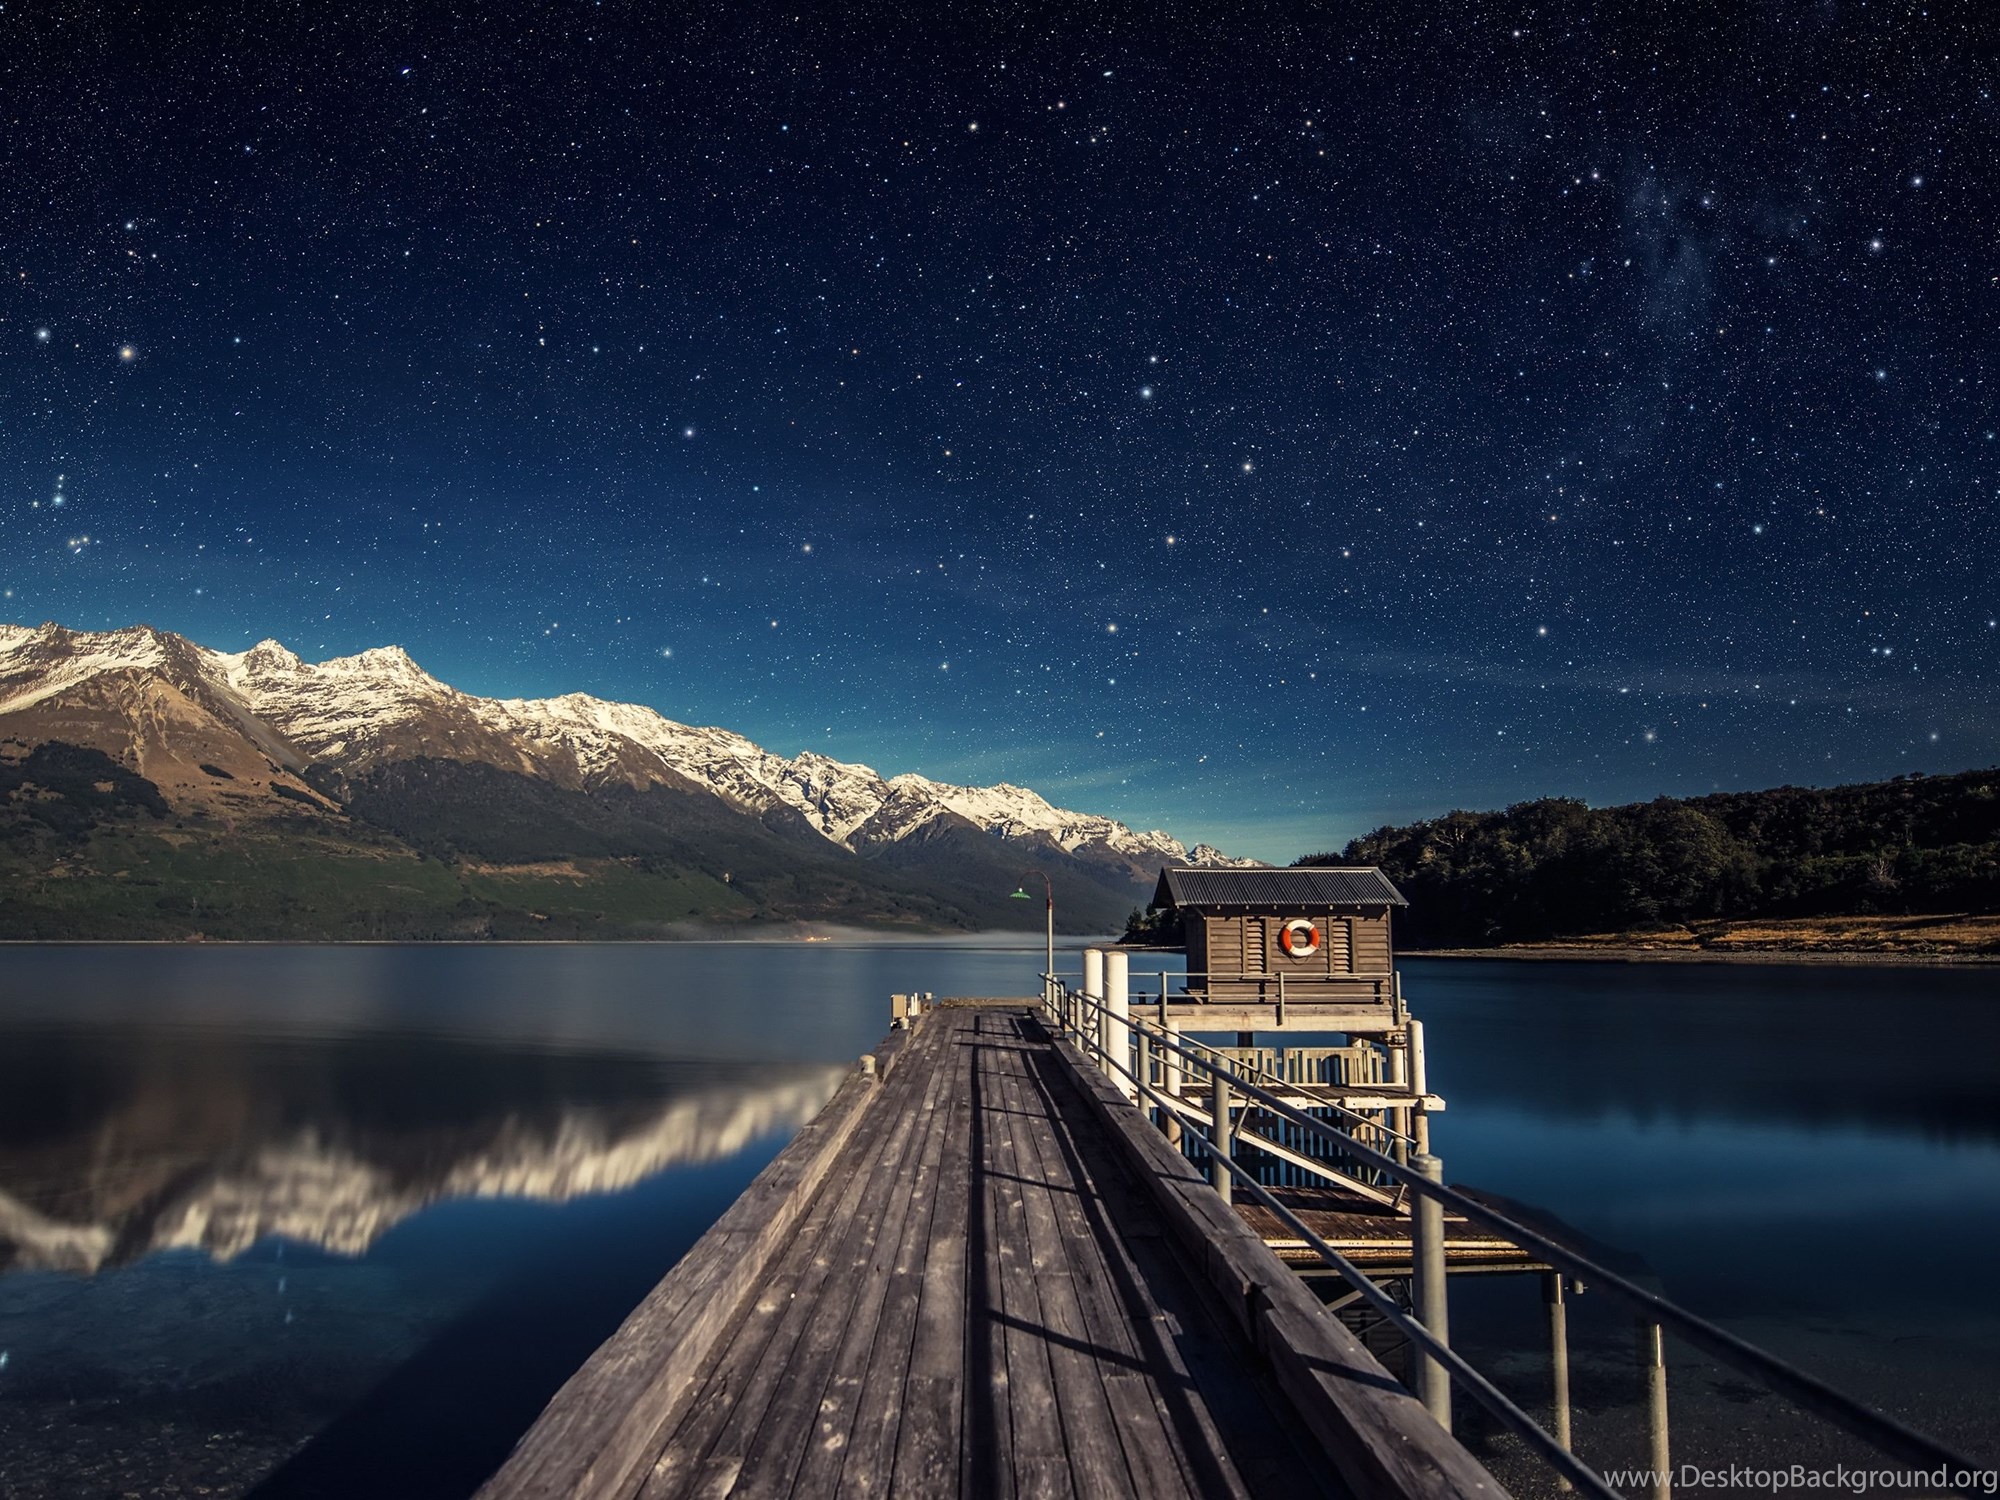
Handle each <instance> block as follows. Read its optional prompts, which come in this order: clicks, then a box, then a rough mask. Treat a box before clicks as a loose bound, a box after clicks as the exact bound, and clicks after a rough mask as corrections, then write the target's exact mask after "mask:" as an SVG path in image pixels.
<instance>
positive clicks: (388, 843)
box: [0, 624, 1255, 938]
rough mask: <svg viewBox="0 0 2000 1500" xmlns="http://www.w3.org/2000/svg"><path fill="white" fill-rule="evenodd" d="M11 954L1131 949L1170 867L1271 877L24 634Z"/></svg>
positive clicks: (529, 705)
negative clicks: (774, 935)
mask: <svg viewBox="0 0 2000 1500" xmlns="http://www.w3.org/2000/svg"><path fill="white" fill-rule="evenodd" d="M0 799H4V800H0V872H4V874H5V875H6V876H7V880H6V884H5V887H4V888H0V936H5V937H41V938H46V937H188V936H205V937H216V938H223V937H231V938H251V937H274V938H286V937H297V938H342V937H362V938H367V937H380V938H419V937H466V938H479V937H530V936H552V937H589V936H601V937H638V936H660V935H670V934H672V933H674V932H677V931H688V930H693V929H694V928H695V927H696V926H697V925H698V927H699V930H702V931H712V930H716V929H717V928H721V929H724V930H732V931H755V930H758V929H756V928H755V927H754V925H752V924H756V923H771V922H778V923H798V922H806V923H812V922H838V923H858V924H863V925H873V926H889V927H905V928H910V929H930V930H935V929H960V930H970V929H977V928H990V927H1000V926H1008V927H1016V928H1032V927H1038V926H1039V925H1040V923H1041V918H1042V912H1041V910H1040V905H1041V903H1040V901H1039V900H1037V901H1035V902H1034V903H1033V904H1032V905H1030V904H1028V903H1023V902H1019V901H1013V902H1011V903H1010V901H1009V896H1010V893H1011V892H1012V891H1013V890H1015V888H1016V887H1017V886H1019V885H1020V884H1021V883H1022V882H1023V880H1024V879H1025V880H1026V881H1028V882H1029V883H1030V884H1032V885H1033V886H1034V887H1035V890H1034V894H1035V895H1036V896H1038V897H1039V895H1040V884H1039V880H1038V879H1037V878H1036V877H1037V876H1038V875H1040V874H1047V875H1048V876H1049V878H1050V880H1051V882H1052V883H1053V885H1054V888H1055V898H1056V910H1057V917H1058V924H1059V925H1061V926H1064V927H1066V928H1068V929H1069V930H1073V931H1089V930H1104V929H1105V928H1107V927H1110V926H1113V925H1115V924H1116V922H1117V921H1118V920H1119V919H1120V918H1122V917H1123V916H1124V915H1125V913H1126V912H1127V911H1128V910H1129V909H1130V908H1131V907H1132V906H1134V905H1137V904H1143V902H1144V900H1145V897H1146V895H1147V894H1148V893H1149V891H1150V888H1151V885H1152V882H1153V879H1154V878H1155V876H1156V875H1157V872H1158V870H1159V868H1160V866H1161V865H1163V864H1170V863H1171V864H1197V865H1200V864H1213V865H1250V864H1254V863H1255V862H1254V861H1250V860H1236V859H1231V858H1230V857H1228V856H1226V855H1223V854H1222V853H1220V852H1219V851H1217V850H1215V849H1212V848H1210V847H1208V846H1206V845H1198V846H1196V847H1195V848H1193V849H1189V848H1187V847H1186V846H1184V845H1183V844H1182V843H1181V842H1180V841H1179V840H1177V839H1175V838H1173V837H1172V836H1170V835H1169V834H1166V833H1164V832H1159V831H1148V832H1140V831H1135V830H1133V829H1131V828H1128V827H1127V826H1126V825H1124V824H1123V823H1120V822H1117V821H1115V820H1114V819H1111V818H1107V817H1101V816H1098V815H1095V814H1090V813H1081V812H1073V811H1069V810H1067V809H1063V808H1059V807H1055V806H1053V805H1051V804H1050V803H1049V802H1048V801H1047V800H1046V799H1045V798H1043V797H1041V796H1040V795H1038V794H1037V793H1035V792H1033V791H1030V790H1028V789H1027V788H1025V787H1019V786H1013V785H1008V784H1005V783H1003V784H1000V785H997V786H989V787H974V786H956V785H951V784H948V783H945V782H939V781H933V780H930V779H929V778H926V777H923V776H917V775H900V776H889V777H885V776H882V775H881V774H879V773H878V772H876V771H874V770H872V769H870V768H869V767H867V766H863V765H855V764H850V763H846V762H842V761H837V760H833V759H831V758H829V757H826V756H823V755H818V754H815V753H813V752H810V751H807V752H804V753H801V754H799V755H797V756H794V757H790V758H787V757H785V756H781V755H778V754H775V753H773V752H771V751H769V750H766V749H763V748H762V747H760V746H758V745H756V744H754V743H752V742H751V741H750V740H748V739H746V738H744V737H743V736H742V735H740V734H736V733H733V732H731V731H729V730H727V729H719V728H696V727H690V726H688V725H684V724H678V723H675V722H674V721H672V720H670V719H667V718H664V717H663V716H661V715H660V714H658V713H656V712H654V711H653V710H652V709H649V708H645V707H642V706H639V705H635V704H628V703H612V702H607V701H605V700H602V699H599V698H593V697H589V696H587V695H584V694H581V693H572V694H568V695H566V696H563V697H558V698H543V699H518V698H516V699H496V698H481V697H477V696H474V695H472V694H469V693H464V692H461V691H459V690H458V689H456V688H454V687H451V686H450V685H448V684H446V683H444V682H441V681H439V680H438V679H437V678H435V677H433V676H431V675H430V674H429V673H428V672H426V671H424V670H423V668H421V667H420V666H418V665H417V663H416V662H415V661H413V660H412V659H411V658H410V656H409V654H408V653H407V652H405V651H404V650H402V649H401V648H400V647H395V646H385V647H379V648H376V649H373V650H368V651H363V652H361V653H360V654H359V655H355V656H346V657H338V658H335V659H333V660H329V661H323V662H317V663H313V662H307V661H304V660H303V659H301V658H300V657H299V656H298V655H297V654H295V653H294V652H292V651H289V650H287V649H286V648H285V647H284V646H282V645H280V644H279V643H278V642H276V641H264V642H262V643H261V644H259V645H257V646H254V647H252V648H250V649H249V650H247V651H240V652H223V651H215V650H211V649H208V648H207V647H204V646H200V645H197V644H196V643H194V642H192V641H190V640H188V639H186V638H185V637H182V636H179V635H174V634H171V633H168V632H165V631H160V630H155V629H152V628H150V627H147V626H143V625H141V626H133V627H130V628H127V629H122V630H115V631H109V632H104V633H84V632H78V631H72V630H67V629H65V628H63V627H62V626H60V625H55V624H49V625H43V626H41V627H40V628H38V629H29V628H25V627H21V626H12V625H0Z"/></svg>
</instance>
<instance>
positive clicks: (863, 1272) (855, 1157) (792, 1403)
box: [693, 1028, 943, 1496]
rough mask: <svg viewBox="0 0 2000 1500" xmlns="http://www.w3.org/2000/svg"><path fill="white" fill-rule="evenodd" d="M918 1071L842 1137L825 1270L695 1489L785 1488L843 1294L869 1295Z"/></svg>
mask: <svg viewBox="0 0 2000 1500" xmlns="http://www.w3.org/2000/svg"><path fill="white" fill-rule="evenodd" d="M939 1029H940V1030H942V1029H943V1028H939ZM926 1040H927V1041H929V1040H931V1039H930V1038H926ZM925 1050H928V1048H926V1049H925ZM923 1071H924V1070H922V1069H916V1070H911V1071H909V1072H908V1073H907V1074H906V1075H904V1076H899V1077H897V1078H895V1079H892V1080H891V1081H890V1083H889V1085H888V1086H887V1088H886V1089H885V1091H884V1095H883V1097H881V1098H879V1099H878V1100H876V1101H875V1105H874V1107H873V1108H872V1109H871V1110H870V1111H869V1115H868V1118H867V1119H866V1120H865V1121H864V1122H863V1123H862V1126H861V1129H860V1130H859V1131H858V1132H857V1133H856V1136H855V1138H854V1140H853V1142H852V1143H851V1145H850V1147H849V1153H850V1156H851V1157H852V1163H851V1165H852V1172H851V1174H848V1175H846V1176H844V1177H843V1175H842V1174H839V1173H836V1174H834V1175H833V1176H831V1177H830V1178H829V1180H828V1187H829V1188H830V1189H834V1190H838V1191H840V1193H841V1202H840V1204H839V1205H838V1207H837V1208H836V1209H835V1211H834V1216H833V1218H832V1219H831V1220H830V1222H829V1241H828V1243H826V1244H825V1245H824V1246H823V1247H813V1248H814V1254H813V1260H814V1261H815V1263H816V1268H817V1267H820V1266H823V1267H824V1276H823V1278H822V1279H821V1280H820V1281H819V1282H818V1284H817V1285H816V1286H815V1287H814V1288H813V1293H814V1294H811V1295H809V1294H808V1292H807V1288H806V1287H805V1285H804V1284H803V1283H802V1284H801V1287H800V1294H799V1296H798V1298H797V1301H796V1302H795V1303H794V1306H795V1307H797V1308H799V1309H800V1310H801V1311H802V1312H803V1318H802V1319H796V1320H794V1319H787V1320H786V1322H785V1323H782V1324H780V1326H779V1330H778V1332H777V1334H776V1335H775V1336H774V1338H773V1341H772V1342H773V1348H772V1349H771V1350H767V1361H765V1363H768V1356H772V1355H775V1358H776V1360H777V1362H778V1364H779V1369H778V1371H777V1378H776V1380H775V1381H772V1382H771V1383H770V1384H769V1387H768V1389H769V1401H768V1403H767V1404H764V1405H762V1406H761V1407H760V1406H759V1405H758V1404H757V1403H755V1402H751V1401H742V1402H739V1403H738V1404H737V1405H736V1407H735V1409H734V1410H733V1411H732V1412H731V1413H730V1416H729V1420H728V1421H727V1422H725V1423H724V1424H723V1427H722V1430H721V1431H720V1432H719V1433H718V1434H717V1435H716V1439H715V1442H714V1444H713V1445H712V1446H711V1447H710V1449H709V1451H708V1454H707V1456H706V1457H705V1458H704V1459H703V1460H702V1463H701V1467H700V1470H699V1471H698V1473H697V1477H696V1480H695V1487H694V1490H693V1493H695V1494H702V1493H705V1489H704V1486H705V1485H707V1484H709V1483H711V1482H712V1483H713V1484H715V1485H716V1486H717V1488H716V1491H715V1492H716V1493H728V1494H732V1495H743V1496H771V1495H783V1494H789V1493H790V1492H791V1488H792V1479H793V1476H794V1475H795V1474H796V1472H797V1470H798V1466H799V1464H800V1462H801V1461H802V1460H803V1458H804V1455H805V1452H806V1450H807V1448H808V1447H809V1446H810V1444H811V1442H812V1437H813V1424H814V1422H815V1420H816V1419H817V1417H818V1414H819V1399H820V1395H821V1392H822V1391H823V1390H824V1389H825V1386H826V1382H827V1379H828V1378H829V1376H830V1374H831V1370H832V1366H833V1363H834V1359H835V1356H836V1354H837V1353H838V1351H839V1348H840V1344H841V1341H842V1338H843V1337H844V1335H845V1333H846V1329H847V1323H848V1320H849V1319H850V1318H851V1317H853V1316H855V1315H856V1313H857V1302H858V1301H859V1298H857V1299H856V1300H855V1301H850V1300H849V1298H848V1296H847V1295H845V1294H846V1293H847V1291H848V1290H849V1289H850V1288H854V1289H857V1290H858V1292H859V1297H866V1295H867V1293H868V1291H869V1289H870V1288H869V1281H868V1270H869V1266H870V1263H871V1262H872V1261H873V1259H874V1256H875V1251H876V1247H877V1245H878V1243H879V1240H880V1234H881V1227H882V1222H883V1219H884V1217H885V1215H886V1213H887V1211H888V1209H889V1207H890V1205H892V1204H893V1202H894V1201H895V1200H896V1198H897V1197H898V1194H897V1192H896V1189H897V1187H898V1186H899V1185H900V1184H899V1180H898V1178H899V1173H900V1170H901V1167H902V1164H903V1162H904V1160H905V1158H906V1156H907V1153H908V1150H909V1146H910V1138H911V1132H909V1131H907V1130H905V1129H903V1128H901V1125H902V1122H901V1118H900V1117H901V1116H902V1114H903V1112H904V1111H903V1108H902V1106H904V1105H905V1104H906V1103H907V1102H908V1098H909V1096H910V1093H911V1091H913V1090H916V1089H918V1088H919V1086H920V1085H921V1084H922V1083H923V1082H924V1077H923ZM898 1228H899V1229H900V1224H899V1225H898ZM801 1325H802V1326H801ZM794 1335H795V1336H794Z"/></svg>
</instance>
